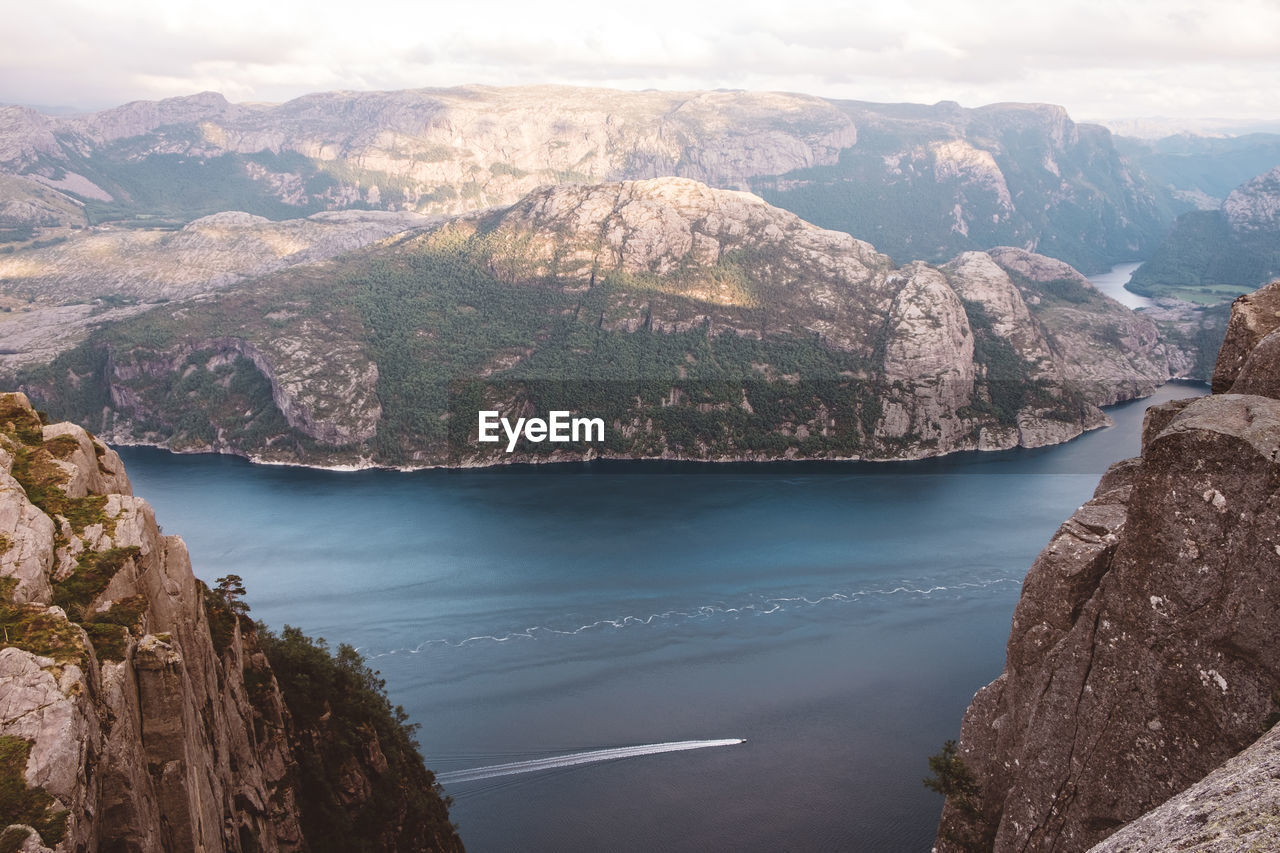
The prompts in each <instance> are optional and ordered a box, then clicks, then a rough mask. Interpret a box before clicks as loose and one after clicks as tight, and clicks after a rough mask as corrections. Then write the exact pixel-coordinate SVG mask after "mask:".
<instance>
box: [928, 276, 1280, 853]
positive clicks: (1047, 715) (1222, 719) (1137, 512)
mask: <svg viewBox="0 0 1280 853" xmlns="http://www.w3.org/2000/svg"><path fill="white" fill-rule="evenodd" d="M1277 292H1280V283H1275V284H1272V285H1269V286H1268V287H1267V288H1264V289H1263V290H1262V291H1260V292H1259V293H1257V294H1254V295H1253V296H1251V297H1243V298H1242V299H1241V300H1238V301H1237V304H1236V310H1235V313H1234V314H1233V317H1232V320H1231V324H1230V329H1231V331H1230V332H1229V334H1228V338H1227V342H1226V343H1225V344H1224V346H1223V356H1222V360H1220V362H1219V370H1220V373H1221V375H1222V376H1224V377H1228V378H1230V379H1231V381H1234V382H1235V385H1234V386H1230V387H1228V388H1226V389H1224V390H1226V391H1228V392H1229V393H1217V394H1214V395H1213V396H1210V397H1203V398H1199V399H1193V400H1181V401H1176V402H1173V403H1169V404H1165V405H1164V406H1159V407H1154V408H1152V409H1151V410H1149V412H1148V415H1147V420H1146V422H1145V424H1144V431H1143V448H1142V456H1141V457H1140V458H1137V459H1131V460H1126V461H1124V462H1120V463H1117V464H1116V465H1114V466H1113V467H1112V468H1111V469H1110V470H1109V471H1108V472H1107V474H1106V475H1105V476H1104V477H1103V479H1102V481H1101V483H1100V484H1099V486H1098V489H1097V491H1096V492H1095V493H1094V497H1093V499H1092V500H1090V501H1089V502H1088V503H1086V504H1085V505H1084V506H1082V507H1081V508H1080V509H1079V510H1077V512H1076V513H1075V514H1074V515H1073V516H1072V517H1071V518H1070V519H1069V520H1068V521H1067V522H1066V523H1065V524H1063V526H1062V527H1061V528H1060V529H1059V530H1058V532H1057V533H1056V534H1055V535H1054V537H1053V539H1052V540H1051V541H1050V543H1049V545H1048V547H1046V548H1045V550H1044V551H1043V552H1041V554H1040V556H1039V557H1038V558H1037V560H1036V562H1035V564H1034V565H1033V566H1032V567H1031V570H1030V572H1029V573H1028V575H1027V578H1026V581H1025V583H1024V586H1023V591H1022V597H1021V599H1020V601H1019V603H1018V606H1017V609H1016V610H1015V613H1014V618H1013V626H1012V630H1011V632H1010V637H1009V644H1008V656H1007V661H1006V665H1005V670H1004V672H1003V674H1001V676H1000V677H999V678H998V679H997V680H996V681H994V682H992V683H991V684H990V685H988V686H986V687H984V688H983V689H982V690H981V691H979V692H978V694H977V695H976V696H975V697H974V700H973V703H972V704H971V705H970V707H969V710H968V712H967V713H966V714H965V719H964V724H963V729H962V733H961V739H960V746H959V754H960V756H961V758H962V760H963V761H964V763H965V765H966V766H967V767H968V769H969V770H970V771H971V772H972V774H973V776H974V778H975V781H976V782H977V784H978V788H979V792H978V793H977V794H975V795H972V796H968V797H955V796H953V797H951V798H949V800H948V802H947V805H946V807H945V809H944V812H943V817H942V823H941V825H940V827H939V836H938V845H937V849H938V850H940V851H947V850H966V849H995V850H1043V851H1049V850H1053V851H1074V850H1085V849H1087V848H1089V847H1090V846H1091V845H1093V844H1095V843H1097V842H1100V841H1102V840H1103V839H1104V838H1106V837H1107V836H1108V835H1110V834H1111V833H1112V832H1113V831H1115V830H1116V829H1117V828H1118V827H1120V826H1122V825H1124V824H1126V823H1128V822H1129V821H1132V820H1134V819H1135V818H1137V817H1139V816H1140V815H1142V814H1143V813H1144V812H1147V811H1148V810H1150V809H1152V808H1153V807H1156V806H1158V805H1160V804H1161V803H1163V802H1165V801H1166V800H1168V799H1169V798H1170V797H1172V796H1173V795H1175V794H1178V793H1179V792H1180V791H1183V790H1185V789H1187V788H1188V787H1189V786H1191V785H1193V784H1195V783H1197V782H1198V781H1199V780H1201V779H1202V778H1204V777H1205V776H1206V774H1208V773H1209V772H1210V771H1212V770H1214V768H1216V767H1218V766H1219V765H1221V764H1222V763H1223V762H1224V761H1226V760H1227V759H1229V758H1231V757H1232V756H1234V755H1236V754H1237V753H1239V752H1240V751H1241V750H1242V749H1244V748H1246V747H1248V746H1249V744H1251V743H1253V742H1254V741H1255V740H1257V738H1258V737H1259V735H1260V734H1261V733H1262V732H1264V731H1265V730H1266V729H1267V728H1269V727H1270V725H1271V723H1272V722H1273V720H1274V716H1273V715H1274V714H1275V713H1276V712H1277V711H1278V710H1280V694H1278V693H1277V691H1276V674H1275V662H1276V661H1277V660H1280V641H1278V640H1277V638H1276V635H1275V632H1274V631H1273V630H1272V629H1273V627H1274V626H1273V622H1274V618H1273V617H1274V614H1275V612H1276V610H1277V608H1280V583H1277V582H1276V578H1277V577H1280V574H1278V573H1280V513H1278V512H1277V510H1280V492H1278V491H1277V484H1280V467H1278V464H1280V463H1278V461H1277V460H1278V459H1280V399H1278V398H1277V397H1276V396H1275V395H1274V394H1272V393H1268V392H1271V391H1273V390H1274V389H1275V384H1274V373H1272V372H1271V368H1272V367H1273V366H1274V355H1273V354H1272V352H1271V350H1272V349H1273V347H1272V345H1271V344H1270V343H1267V345H1266V346H1263V345H1262V343H1259V341H1261V342H1263V343H1266V342H1267V341H1269V340H1270V339H1269V338H1268V337H1267V336H1268V335H1269V334H1270V332H1271V331H1272V330H1273V329H1274V328H1275V327H1276V326H1280V317H1277V316H1274V312H1270V311H1267V312H1260V311H1259V310H1258V309H1259V306H1261V305H1267V304H1270V300H1273V299H1274V298H1275V297H1276V293H1277ZM1237 362H1241V363H1243V365H1251V367H1250V368H1249V369H1248V370H1244V369H1241V367H1240V366H1237V367H1236V368H1235V369H1234V370H1233V369H1232V365H1233V364H1237ZM1225 381H1226V380H1224V383H1225ZM1219 387H1221V386H1220V385H1219V384H1218V383H1215V390H1218V388H1219ZM1241 392H1246V393H1241ZM1259 754H1265V749H1263V748H1260V750H1259ZM1208 790H1209V789H1206V791H1208ZM1212 790H1215V791H1218V792H1219V793H1221V791H1222V790H1223V789H1222V788H1221V786H1218V787H1212ZM1189 796H1190V797H1191V798H1192V799H1196V798H1198V797H1199V796H1200V795H1189ZM1206 796H1207V793H1206ZM1188 801H1190V800H1188ZM1197 801H1198V800H1197ZM1237 805H1238V801H1237ZM1225 807H1226V806H1224V808H1225ZM1168 808H1173V807H1172V806H1170V807H1168ZM1161 814H1164V815H1165V816H1169V815H1171V814H1172V812H1171V811H1169V810H1168V809H1166V810H1165V811H1163V812H1161ZM1156 820H1157V819H1155V818H1152V819H1149V820H1147V821H1146V822H1145V824H1144V825H1145V826H1146V827H1147V830H1151V828H1152V827H1154V826H1155V825H1156ZM1212 821H1213V819H1212V818H1210V822H1212ZM1239 826H1244V827H1245V828H1246V829H1247V828H1248V826H1247V822H1246V823H1245V824H1239ZM1149 834H1150V833H1149V832H1148V835H1149ZM1123 837H1124V836H1122V838H1123ZM1245 837H1250V836H1240V838H1245ZM1237 842H1239V843H1243V842H1242V841H1239V839H1237ZM1221 843H1223V844H1226V842H1221ZM1232 843H1236V842H1232ZM1105 849H1114V850H1121V849H1174V848H1172V847H1161V846H1159V845H1156V846H1154V847H1129V846H1124V843H1121V842H1117V846H1111V847H1106V848H1105ZM1176 849H1183V848H1176ZM1196 849H1199V848H1196ZM1205 849H1244V848H1240V847H1235V846H1230V844H1226V846H1217V847H1209V848H1205Z"/></svg>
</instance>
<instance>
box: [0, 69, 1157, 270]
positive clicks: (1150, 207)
mask: <svg viewBox="0 0 1280 853" xmlns="http://www.w3.org/2000/svg"><path fill="white" fill-rule="evenodd" d="M0 173H8V174H11V175H21V176H23V177H25V178H27V179H29V180H31V181H35V182H39V183H41V184H43V185H44V186H46V187H50V188H54V189H56V190H58V191H60V192H63V193H66V194H68V195H70V196H72V197H74V198H75V199H77V200H78V201H80V202H83V204H84V209H85V212H86V214H87V216H88V218H89V220H90V221H91V222H93V223H99V222H103V221H111V220H126V221H127V220H132V219H134V218H135V217H138V216H143V215H145V216H149V217H161V218H166V219H171V220H174V221H177V222H185V221H189V220H190V219H194V218H197V217H199V216H203V215H207V214H210V213H217V212H220V211H224V210H242V211H246V212H249V213H253V214H257V215H262V216H267V217H270V218H272V219H287V218H296V217H299V216H305V215H308V214H310V213H315V212H319V211H322V210H337V209H346V208H362V207H367V208H380V209H390V210H411V211H416V212H421V213H428V214H443V213H448V214H456V213H463V212H468V211H473V210H478V209H481V208H485V207H489V206H505V205H509V204H511V203H513V202H515V201H517V200H518V199H519V198H521V197H523V196H524V195H526V194H527V193H529V192H531V191H532V190H534V189H536V188H537V187H538V186H541V185H544V184H552V183H567V182H581V183H598V182H601V181H615V180H624V179H645V178H654V177H663V176H677V177H687V178H692V179H695V180H699V181H702V182H705V183H707V184H709V185H712V186H716V187H721V188H732V189H746V190H752V191H754V192H757V193H759V194H763V195H765V196H766V197H767V198H768V199H769V200H770V201H772V202H773V203H775V204H778V205H780V206H782V207H785V208H788V209H791V210H793V211H794V212H796V213H798V214H799V215H801V216H804V217H805V218H808V219H811V220H813V221H815V222H816V223H817V224H819V225H823V226H825V227H829V228H837V229H840V230H846V231H848V232H849V233H851V234H853V235H854V236H856V237H859V238H862V239H868V240H873V241H875V242H876V243H877V244H879V245H881V246H882V247H883V248H885V249H886V250H887V251H888V252H889V253H890V254H891V255H892V256H893V257H895V258H897V259H898V260H900V261H905V260H910V259H912V258H924V259H926V260H934V261H941V260H945V259H946V258H949V257H951V256H952V255H954V254H956V253H957V252H960V251H963V250H969V249H987V248H990V247H991V246H992V245H999V244H1010V245H1016V246H1021V247H1023V248H1028V249H1032V250H1035V251H1038V252H1040V253H1042V254H1048V255H1051V256H1054V257H1058V258H1060V259H1062V260H1065V261H1067V262H1069V263H1072V264H1075V265H1077V266H1080V267H1081V268H1084V269H1087V270H1090V271H1093V270H1100V269H1103V268H1105V267H1106V266H1107V265H1109V264H1111V263H1114V262H1117V261H1122V260H1129V259H1133V258H1138V257H1142V256H1143V255H1144V254H1145V253H1146V252H1147V251H1149V250H1150V248H1151V247H1152V246H1154V245H1155V244H1156V243H1157V242H1158V240H1159V239H1160V237H1161V236H1163V234H1164V233H1165V231H1166V230H1167V227H1168V224H1169V222H1171V220H1172V214H1171V212H1170V211H1169V210H1166V205H1165V202H1164V201H1163V197H1162V196H1161V195H1160V193H1158V192H1155V191H1153V190H1152V189H1151V188H1150V187H1149V186H1148V185H1147V184H1146V182H1145V180H1144V179H1143V178H1142V176H1141V175H1140V174H1138V173H1136V172H1134V171H1133V170H1131V169H1130V168H1129V167H1128V166H1127V165H1126V164H1125V162H1124V160H1123V159H1122V158H1121V157H1120V156H1119V154H1118V153H1117V152H1116V150H1115V148H1114V146H1113V144H1112V141H1111V137H1110V134H1109V132H1108V131H1106V130H1105V129H1103V128H1101V127H1098V126H1095V125H1077V124H1075V123H1074V122H1072V121H1071V120H1070V119H1069V118H1068V117H1067V115H1066V113H1065V111H1063V110H1062V108H1060V107H1051V106H1047V105H1039V104H997V105H992V106H988V107H982V108H979V109H976V110H965V109H961V108H960V107H958V106H956V105H955V104H950V103H942V104H937V105H935V106H933V107H924V106H914V105H891V104H869V103H862V102H845V101H830V100H824V99H821V98H815V97H810V96H805V95H793V94H782V93H768V92H741V91H731V92H730V91H715V92H653V91H646V92H621V91H614V90H607V89H583V88H567V87H555V86H528V87H512V88H493V87H485V86H468V87H461V88H456V89H418V90H408V91H398V92H327V93H318V94H314V95H307V96H305V97H302V98H298V99H295V100H293V101H289V102H287V103H284V104H277V105H256V104H231V103H229V102H227V101H226V99H225V98H223V97H222V96H221V95H218V94H216V93H211V92H206V93H203V94H200V95H193V96H189V97H183V98H171V99H168V100H164V101H159V102H145V101H141V102H135V103H131V104H126V105H124V106H121V107H117V108H114V109H110V110H105V111H102V112H99V113H94V114H91V115H87V116H72V117H67V116H46V115H42V114H40V113H38V112H36V111H34V110H31V109H27V108H22V107H3V108H0Z"/></svg>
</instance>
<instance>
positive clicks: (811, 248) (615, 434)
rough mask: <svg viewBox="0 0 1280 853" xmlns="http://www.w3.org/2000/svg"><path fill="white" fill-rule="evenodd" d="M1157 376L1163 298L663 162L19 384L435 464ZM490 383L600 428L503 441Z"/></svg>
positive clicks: (115, 435)
mask: <svg viewBox="0 0 1280 853" xmlns="http://www.w3.org/2000/svg"><path fill="white" fill-rule="evenodd" d="M138 294H139V296H140V298H144V297H146V294H145V293H144V292H143V291H138ZM1168 376H1169V366H1168V357H1167V355H1166V353H1165V350H1164V347H1163V345H1161V344H1160V343H1159V342H1158V340H1157V335H1156V329H1155V326H1154V325H1153V324H1152V323H1151V322H1150V321H1147V320H1144V319H1142V318H1140V317H1137V316H1135V315H1134V314H1133V313H1132V312H1131V311H1129V310H1128V309H1126V308H1124V307H1123V306H1121V305H1119V304H1118V303H1116V302H1114V301H1113V300H1111V299H1109V298H1107V297H1105V296H1103V295H1102V294H1100V293H1099V292H1098V291H1096V290H1095V289H1094V288H1093V287H1092V286H1091V285H1090V284H1089V282H1088V281H1087V280H1086V279H1085V278H1084V277H1083V276H1081V275H1080V274H1079V273H1078V272H1076V271H1075V270H1073V269H1071V268H1070V267H1069V266H1067V265H1066V264H1063V263H1061V262H1060V261H1055V260H1052V259H1050V258H1046V257H1043V256H1039V255H1034V254H1031V253H1029V252H1026V251H1024V250H1021V249H1014V248H1000V249H993V250H991V251H990V252H987V253H979V252H968V253H963V254H961V255H959V256H957V257H956V258H955V259H953V260H951V261H950V262H948V263H947V264H945V265H943V266H941V267H933V266H929V265H927V264H924V263H920V262H914V263H910V264H907V265H905V266H901V267H898V266H895V265H894V263H893V262H892V261H891V260H890V259H889V258H888V257H887V256H885V255H883V254H880V253H878V252H876V251H875V249H874V248H873V247H872V246H870V245H869V244H867V243H864V242H861V241H858V240H855V239H853V238H852V237H850V236H849V235H847V234H844V233H840V232H834V231H824V230H822V229H820V228H817V227H815V226H813V225H811V224H809V223H806V222H804V221H803V220H801V219H799V218H797V217H796V216H794V215H792V214H790V213H787V212H786V211H782V210H779V209H777V208H774V207H771V206H770V205H768V204H766V203H765V202H763V201H761V200H760V199H759V198H757V197H755V196H752V195H750V194H747V193H744V192H736V191H728V190H717V189H712V188H710V187H708V186H706V185H704V184H700V183H698V182H695V181H692V180H687V179H679V178H663V179H654V180H647V181H634V182H614V183H605V184H597V185H567V186H558V187H547V188H543V189H540V190H537V191H535V192H533V193H531V194H530V195H528V196H527V197H526V198H524V199H523V200H522V201H520V202H519V203H517V204H515V205H514V206H512V207H509V208H507V209H502V210H496V211H490V212H486V213H483V214H476V215H470V216H464V217H459V218H455V219H452V220H449V221H447V222H445V223H442V224H440V225H438V226H435V227H431V228H427V229H423V230H419V231H414V232H407V233H405V234H401V235H399V236H397V237H394V238H392V239H390V240H388V241H384V242H381V243H377V244H374V245H371V246H369V247H366V248H364V249H361V250H358V251H355V252H353V253H350V254H347V255H345V256H342V257H340V258H335V259H332V260H329V261H325V262H322V263H317V264H307V265H299V266H295V267H292V268H290V269H288V270H285V271H283V272H281V273H276V274H274V275H270V276H267V277H264V278H260V279H257V280H254V281H252V282H251V283H249V284H247V285H242V286H237V287H232V288H230V289H227V290H223V291H221V292H219V293H216V294H210V295H208V296H205V297H202V298H200V299H197V300H194V301H190V302H186V303H181V304H179V303H173V304H168V305H160V306H158V307H155V308H153V309H152V310H151V311H149V312H148V313H146V314H143V315H140V316H137V317H133V318H129V319H125V320H121V321H119V322H115V323H112V324H109V325H108V326H106V327H104V328H103V329H102V330H101V331H99V332H97V333H94V334H93V335H92V336H91V337H90V338H89V339H88V341H87V342H86V343H85V344H83V345H81V346H80V347H78V348H77V349H76V350H74V351H73V352H70V353H67V354H65V355H63V356H61V357H59V358H58V359H57V360H56V361H54V362H53V363H52V365H51V366H50V367H49V368H47V369H43V370H33V371H30V372H28V373H27V374H26V375H25V378H24V387H25V388H26V389H28V390H29V392H30V393H32V394H33V395H35V396H36V397H38V398H39V400H40V401H41V404H42V405H44V406H46V407H48V408H49V409H50V410H51V411H55V412H57V413H58V414H59V416H66V417H71V418H74V419H76V420H79V421H81V422H83V423H85V424H86V425H88V426H90V427H91V428H93V429H94V430H96V431H98V432H100V433H102V434H104V435H108V436H110V437H111V438H112V440H115V441H123V442H146V443H155V444H162V445H164V446H168V447H170V448H173V449H179V450H219V451H226V452H236V453H242V454H247V455H250V456H253V457H255V458H259V459H264V460H271V461H279V462H295V463H297V462H300V463H305V464H320V465H367V464H380V465H396V466H423V465H477V464H498V463H505V462H516V461H558V460H569V459H581V458H592V457H595V456H608V457H622V458H680V459H705V460H727V459H773V458H781V457H788V458H790V457H802V458H866V459H901V458H918V457H922V456H932V455H937V454H941V453H947V452H951V451H954V450H960V449H997V448H1007V447H1014V446H1027V447H1034V446H1039V445H1043V444H1049V443H1054V442H1058V441H1064V440H1066V439H1067V438H1070V437H1072V436H1074V435H1077V434H1079V432H1080V431H1081V430H1083V429H1088V428H1092V427H1094V426H1098V425H1101V424H1102V423H1104V422H1105V416H1104V415H1103V414H1102V413H1101V412H1100V411H1099V410H1098V408H1097V407H1098V406H1100V405H1106V404H1110V403H1114V402H1116V401H1118V400H1124V399H1129V398H1132V397H1135V396H1140V395H1143V394H1146V393H1149V392H1150V391H1151V390H1152V389H1153V388H1154V387H1155V386H1156V385H1158V384H1159V383H1161V382H1163V381H1164V380H1165V379H1166V378H1167V377H1168ZM481 410H500V411H502V412H504V413H506V414H511V415H513V417H514V416H517V415H518V416H526V417H532V416H534V415H540V416H543V417H545V416H546V413H547V412H548V411H550V410H571V411H573V412H576V413H578V414H579V415H583V416H591V417H599V418H601V419H602V420H603V421H604V423H605V424H606V430H605V432H606V437H605V439H604V440H603V441H601V442H598V443H595V444H587V443H577V444H551V443H550V442H547V443H523V444H520V446H519V447H517V448H516V450H515V452H512V453H509V452H506V449H505V448H503V447H495V446H490V445H481V444H479V443H478V442H477V438H478V435H477V433H478V420H477V415H478V412H479V411H481Z"/></svg>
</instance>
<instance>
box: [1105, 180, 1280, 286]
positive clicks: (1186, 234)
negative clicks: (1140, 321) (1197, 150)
mask: <svg viewBox="0 0 1280 853" xmlns="http://www.w3.org/2000/svg"><path fill="white" fill-rule="evenodd" d="M1278 275H1280V166H1277V167H1275V168H1272V169H1270V170H1268V171H1266V172H1264V173H1263V174H1261V175H1258V176H1257V177H1255V178H1253V179H1251V180H1248V181H1245V182H1244V183H1242V184H1241V185H1240V186H1238V187H1236V188H1235V189H1233V190H1232V191H1231V192H1230V194H1228V195H1227V197H1226V200H1225V201H1223V202H1222V204H1221V205H1220V206H1219V207H1217V208H1216V209H1213V210H1200V211H1194V212H1190V213H1185V214H1183V215H1182V216H1180V217H1178V221H1177V223H1176V224H1175V225H1174V228H1173V232H1172V233H1171V234H1170V235H1169V237H1168V239H1166V240H1165V241H1164V243H1162V244H1161V246H1160V248H1159V249H1157V250H1156V252H1155V253H1154V254H1153V255H1152V257H1151V259H1150V260H1149V261H1148V262H1147V263H1145V264H1143V265H1142V266H1141V267H1140V268H1139V269H1138V271H1137V272H1136V273H1135V274H1134V276H1133V280H1132V281H1131V283H1130V285H1129V286H1130V289H1131V290H1134V291H1136V292H1138V293H1143V294H1146V295H1151V296H1162V295H1173V296H1180V297H1182V298H1186V299H1197V298H1200V299H1203V301H1207V302H1212V301H1221V300H1223V299H1226V298H1230V297H1232V296H1235V295H1237V294H1239V293H1242V292H1246V291H1251V290H1254V289H1255V288H1257V287H1258V286H1259V285H1261V284H1264V283H1266V282H1268V281H1270V280H1271V279H1272V278H1274V277H1276V276H1278Z"/></svg>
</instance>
